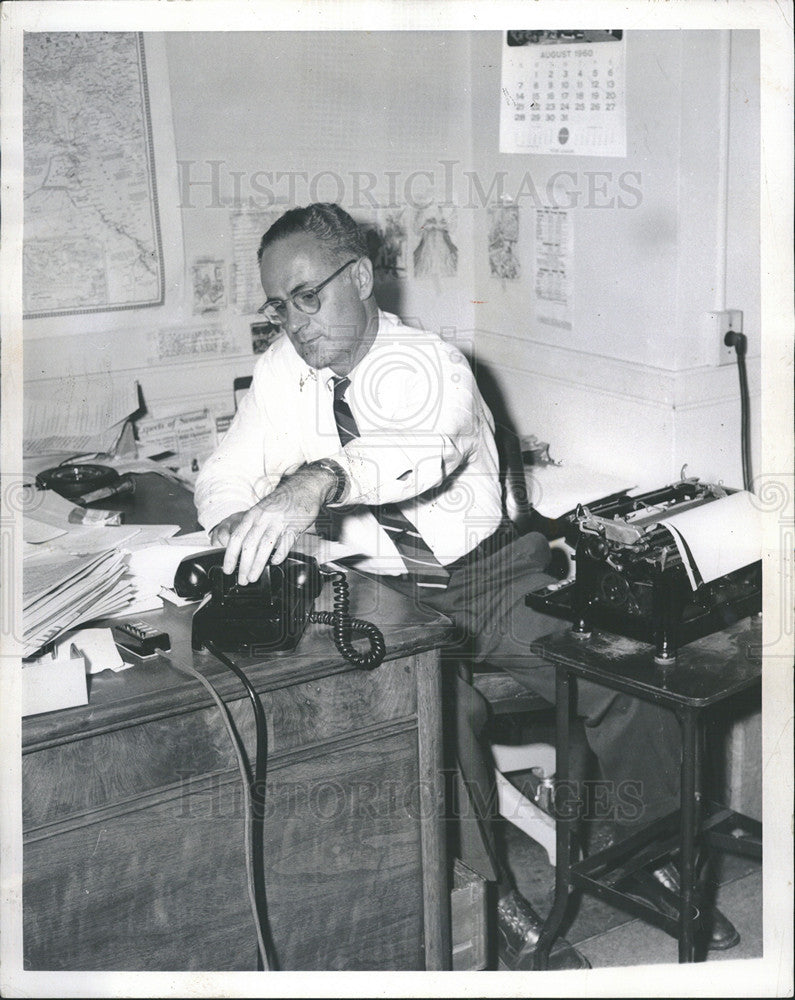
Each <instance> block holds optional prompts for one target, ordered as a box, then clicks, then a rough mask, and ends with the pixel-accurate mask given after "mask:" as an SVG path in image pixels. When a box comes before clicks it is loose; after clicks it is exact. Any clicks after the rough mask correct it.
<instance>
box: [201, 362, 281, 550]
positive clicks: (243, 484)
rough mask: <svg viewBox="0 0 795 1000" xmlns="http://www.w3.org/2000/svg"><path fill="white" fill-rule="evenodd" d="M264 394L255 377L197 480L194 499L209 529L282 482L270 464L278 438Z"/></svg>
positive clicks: (204, 525)
mask: <svg viewBox="0 0 795 1000" xmlns="http://www.w3.org/2000/svg"><path fill="white" fill-rule="evenodd" d="M264 396H265V394H264V393H263V392H262V390H261V388H260V387H259V386H258V384H257V379H256V376H255V380H254V382H253V384H252V387H251V389H250V390H249V391H248V392H247V393H246V395H245V396H244V397H243V398H242V400H241V401H240V406H239V408H238V411H237V413H236V414H235V417H234V420H233V421H232V424H231V426H230V427H229V430H228V431H227V433H226V436H225V437H224V439H223V441H222V442H221V443H220V445H219V446H218V448H217V449H216V450H215V452H214V453H213V454H212V455H211V457H210V458H209V459H207V461H206V462H205V463H204V465H203V466H202V468H201V471H200V472H199V475H198V477H197V479H196V488H195V494H194V502H195V504H196V510H197V514H198V518H199V523H200V524H201V525H202V527H203V528H205V529H206V530H207V531H211V530H212V529H213V528H214V527H215V526H216V525H217V524H219V523H220V522H221V521H223V520H224V518H226V517H229V515H230V514H235V513H237V512H238V511H242V510H248V509H249V508H250V507H252V506H253V505H254V504H255V503H257V501H258V500H261V499H262V498H263V497H264V496H267V494H268V493H270V492H271V490H272V489H273V488H274V487H275V486H276V484H277V483H278V477H275V476H274V475H273V474H269V472H268V470H267V467H266V454H267V452H268V451H269V450H272V448H273V442H274V441H275V440H276V438H275V436H274V433H273V429H272V427H271V418H270V415H269V413H268V408H267V406H266V403H265V398H264Z"/></svg>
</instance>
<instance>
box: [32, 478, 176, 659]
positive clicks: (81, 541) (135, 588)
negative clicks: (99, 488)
mask: <svg viewBox="0 0 795 1000" xmlns="http://www.w3.org/2000/svg"><path fill="white" fill-rule="evenodd" d="M28 492H29V495H26V496H25V504H24V508H23V538H24V542H23V559H22V563H23V637H24V639H23V642H24V649H23V655H24V656H25V657H29V656H32V655H33V654H34V653H35V652H36V651H37V650H39V649H40V648H41V647H42V646H44V645H48V644H50V643H52V642H53V641H55V640H56V639H58V638H59V637H60V636H62V635H63V634H64V633H65V632H67V631H69V630H71V629H73V628H76V627H77V626H78V625H82V624H84V623H86V622H89V621H93V620H94V619H97V618H105V617H112V616H114V615H135V614H141V613H143V612H146V611H153V610H156V609H159V608H162V606H163V602H162V600H161V599H160V597H159V596H158V589H159V588H158V587H157V586H154V585H153V584H152V582H151V581H150V580H149V579H148V578H146V577H145V576H139V575H138V574H136V573H135V572H134V570H132V569H131V566H130V563H131V560H132V553H133V552H134V551H135V550H136V549H137V548H146V547H148V546H151V545H152V544H153V543H155V542H159V541H162V540H163V539H164V538H167V537H168V536H170V535H174V534H176V532H177V531H179V527H178V526H177V525H175V524H173V525H146V526H142V525H129V526H125V527H117V526H113V525H108V524H106V523H102V522H100V523H97V524H92V525H89V524H85V523H76V522H75V518H74V511H75V510H76V509H77V510H80V508H75V506H74V505H73V504H71V503H69V501H67V500H64V499H63V498H62V497H59V496H58V495H57V494H56V493H53V492H52V491H51V490H35V491H34V490H30V491H26V494H27V493H28ZM97 513H107V512H97Z"/></svg>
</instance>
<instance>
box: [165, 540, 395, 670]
mask: <svg viewBox="0 0 795 1000" xmlns="http://www.w3.org/2000/svg"><path fill="white" fill-rule="evenodd" d="M223 561H224V551H223V550H222V549H213V550H210V551H207V552H202V553H199V554H198V555H195V556H191V557H188V558H187V559H183V560H182V562H181V563H180V564H179V566H178V567H177V572H176V575H175V577H174V590H175V591H176V593H177V595H178V596H179V597H183V598H185V599H187V600H197V599H199V598H203V599H202V603H201V604H200V605H199V607H198V608H197V609H196V611H195V612H194V615H193V625H192V634H191V644H192V646H193V648H194V649H195V650H200V649H204V648H205V647H206V646H207V645H208V644H209V643H212V644H213V645H214V646H215V647H217V648H218V649H220V650H222V651H224V652H228V653H237V654H238V655H241V656H245V657H257V656H260V655H262V654H264V653H270V652H276V651H279V650H291V649H294V648H295V647H296V646H297V644H298V641H299V640H300V638H301V636H302V635H303V634H304V630H305V629H306V626H307V625H308V624H310V623H316V624H323V625H330V626H331V628H332V636H333V639H334V644H335V645H336V647H337V649H338V650H339V652H340V653H341V654H342V656H343V657H344V658H345V659H346V660H348V661H349V662H350V663H353V664H354V665H355V666H357V667H361V668H362V669H364V670H373V669H374V668H375V667H377V666H379V665H380V663H381V662H382V660H383V659H384V656H385V654H386V647H385V644H384V637H383V635H382V634H381V631H380V629H378V628H377V627H376V626H375V625H373V624H372V623H371V622H366V621H362V620H361V619H359V618H351V617H350V614H349V610H348V605H349V601H348V582H347V580H346V578H345V574H344V573H341V572H339V571H334V572H326V571H321V569H320V567H319V566H318V564H317V562H316V560H315V559H313V558H312V557H311V556H306V555H303V554H301V553H299V552H291V553H290V554H289V555H288V556H287V557H286V558H285V559H284V561H283V562H281V563H279V564H278V565H272V564H268V565H267V566H266V567H265V571H264V572H263V574H262V576H261V577H260V578H259V580H257V581H256V582H254V583H248V584H240V583H238V582H237V578H236V576H235V575H234V574H227V573H224V571H223ZM324 578H326V579H329V580H330V581H331V585H332V588H333V590H334V610H333V611H315V610H313V606H314V602H315V600H316V598H317V597H318V595H319V594H320V592H321V590H322V589H323V584H324ZM355 635H360V636H363V637H364V638H366V639H367V640H368V641H369V645H370V649H369V650H368V651H367V652H361V651H359V650H357V649H356V648H355V647H354V645H353V644H352V638H353V637H354V636H355Z"/></svg>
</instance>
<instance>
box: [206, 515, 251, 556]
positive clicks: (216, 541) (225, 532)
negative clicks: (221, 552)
mask: <svg viewBox="0 0 795 1000" xmlns="http://www.w3.org/2000/svg"><path fill="white" fill-rule="evenodd" d="M245 513H246V512H245V511H244V510H239V511H238V512H237V513H236V514H230V515H229V517H225V518H224V519H223V521H219V522H218V524H216V526H215V527H214V528H213V530H212V531H211V532H210V541H211V542H212V543H213V545H223V546H224V548H226V546H227V545H228V544H229V539H230V538H231V537H232V532H233V531H234V530H235V528H236V527H237V526H238V524H240V522H241V521H242V520H243V518H244V516H245Z"/></svg>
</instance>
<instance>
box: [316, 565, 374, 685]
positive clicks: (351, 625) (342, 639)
mask: <svg viewBox="0 0 795 1000" xmlns="http://www.w3.org/2000/svg"><path fill="white" fill-rule="evenodd" d="M323 575H324V576H327V577H329V578H330V579H331V586H332V589H333V590H334V610H333V611H310V612H309V618H308V621H310V622H312V623H313V624H316V625H330V626H331V628H332V635H333V638H334V645H335V646H336V647H337V649H338V650H339V652H340V653H341V654H342V655H343V656H344V657H345V659H346V660H348V662H349V663H352V664H353V665H354V666H355V667H359V668H360V669H361V670H375V668H376V667H378V666H380V665H381V663H382V662H383V659H384V657H385V656H386V643H385V642H384V637H383V635H382V634H381V630H380V629H379V628H378V627H377V626H376V625H373V623H372V622H366V621H363V620H362V619H361V618H351V616H350V615H349V613H348V594H349V588H348V581H347V580H346V578H345V574H344V573H339V572H335V573H325V572H324V573H323ZM355 633H358V634H359V635H361V636H364V638H366V639H367V640H368V642H369V643H370V649H369V651H368V652H366V653H360V652H359V650H357V649H356V648H355V647H354V646H353V644H352V643H351V638H352V636H353V635H354V634H355Z"/></svg>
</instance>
